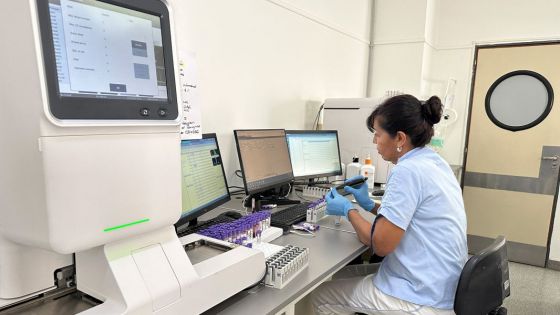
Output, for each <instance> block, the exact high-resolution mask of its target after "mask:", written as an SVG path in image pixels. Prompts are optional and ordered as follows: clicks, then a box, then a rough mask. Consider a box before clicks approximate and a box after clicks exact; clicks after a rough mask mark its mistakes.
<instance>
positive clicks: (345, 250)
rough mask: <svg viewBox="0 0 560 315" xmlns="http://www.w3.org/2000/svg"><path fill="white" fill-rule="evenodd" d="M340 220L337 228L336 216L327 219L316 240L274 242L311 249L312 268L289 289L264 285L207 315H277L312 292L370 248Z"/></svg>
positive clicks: (294, 237) (283, 238)
mask: <svg viewBox="0 0 560 315" xmlns="http://www.w3.org/2000/svg"><path fill="white" fill-rule="evenodd" d="M234 202H236V201H235V200H232V201H231V202H229V203H228V204H226V205H225V207H229V208H239V207H240V205H239V206H237V207H235V206H234ZM237 203H238V201H237ZM224 211H226V209H224ZM360 212H361V213H362V214H363V215H364V216H365V217H368V218H369V219H370V220H373V215H371V214H370V213H365V211H363V210H360ZM214 215H216V214H214ZM203 219H204V218H203ZM340 221H341V222H340V225H338V226H336V225H335V223H334V218H333V217H325V218H323V219H322V220H321V221H319V225H321V227H320V229H319V231H317V233H316V234H315V236H314V237H306V236H301V235H297V234H285V235H283V236H281V237H279V238H277V239H276V240H274V241H272V242H271V243H272V244H277V245H295V246H299V247H307V248H309V255H310V256H309V266H308V267H307V268H306V269H305V270H303V271H302V272H301V273H300V274H299V275H298V276H296V277H295V278H294V279H293V280H292V281H291V282H290V283H289V284H288V285H287V286H286V287H284V288H282V289H273V288H269V287H265V286H264V285H262V284H261V285H259V286H258V287H256V288H253V289H250V290H247V291H244V292H240V293H238V294H236V295H234V296H233V297H231V298H229V299H227V300H225V301H223V302H222V303H220V304H218V305H216V306H214V307H213V308H211V309H210V310H208V311H206V312H205V313H204V314H276V313H277V312H279V311H281V310H283V309H284V308H285V307H286V306H288V305H289V304H292V303H295V302H297V301H298V300H299V299H300V298H302V297H303V295H304V294H306V293H308V291H309V290H310V289H312V288H314V287H315V286H316V285H318V284H320V283H321V282H323V281H325V280H326V279H327V278H329V277H330V276H331V275H332V274H333V273H335V272H336V271H338V270H339V269H341V268H342V267H344V266H346V265H347V264H348V263H349V262H350V261H352V260H353V259H355V258H356V257H358V256H359V255H361V254H362V253H363V252H365V251H366V250H367V249H368V248H367V246H365V245H363V244H362V243H360V241H359V240H358V238H357V236H356V234H355V233H354V229H353V227H352V225H351V224H350V223H349V222H348V221H346V220H345V219H341V220H340Z"/></svg>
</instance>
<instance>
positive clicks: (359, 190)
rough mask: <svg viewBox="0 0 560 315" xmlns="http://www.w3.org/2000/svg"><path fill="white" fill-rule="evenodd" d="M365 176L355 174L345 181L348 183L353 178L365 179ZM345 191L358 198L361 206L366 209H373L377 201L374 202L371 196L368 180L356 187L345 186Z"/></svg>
mask: <svg viewBox="0 0 560 315" xmlns="http://www.w3.org/2000/svg"><path fill="white" fill-rule="evenodd" d="M363 178H364V177H363V176H362V175H358V176H354V177H352V178H349V179H347V180H346V181H345V182H344V183H348V182H350V181H352V180H356V179H363ZM344 191H346V192H349V193H351V194H352V195H354V199H356V201H357V202H358V204H359V205H360V207H362V208H364V210H366V211H371V210H373V208H374V206H375V203H374V202H373V200H371V199H370V198H369V192H368V186H367V183H366V182H364V183H362V184H360V186H357V187H356V188H352V187H350V186H345V187H344Z"/></svg>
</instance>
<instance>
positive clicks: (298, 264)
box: [265, 245, 309, 289]
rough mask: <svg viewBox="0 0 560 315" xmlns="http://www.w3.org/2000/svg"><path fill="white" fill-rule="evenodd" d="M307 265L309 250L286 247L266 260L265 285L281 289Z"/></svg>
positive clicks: (291, 246)
mask: <svg viewBox="0 0 560 315" xmlns="http://www.w3.org/2000/svg"><path fill="white" fill-rule="evenodd" d="M308 265H309V248H302V247H297V246H293V245H286V246H285V247H284V248H283V249H282V250H280V251H279V252H277V253H276V254H274V255H272V256H270V257H269V258H267V259H266V276H265V285H266V286H268V287H272V288H275V289H282V288H284V287H285V286H286V285H288V283H290V281H292V280H293V279H294V278H295V277H296V276H297V275H299V274H300V273H301V272H302V271H303V270H304V269H305V268H307V266H308Z"/></svg>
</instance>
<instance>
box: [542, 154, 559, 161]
mask: <svg viewBox="0 0 560 315" xmlns="http://www.w3.org/2000/svg"><path fill="white" fill-rule="evenodd" d="M542 159H543V160H547V161H554V162H556V161H558V155H553V156H543V157H542Z"/></svg>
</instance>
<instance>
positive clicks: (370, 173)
mask: <svg viewBox="0 0 560 315" xmlns="http://www.w3.org/2000/svg"><path fill="white" fill-rule="evenodd" d="M364 163H365V164H364V165H362V167H361V168H360V175H362V176H363V177H367V178H368V179H367V186H368V190H369V191H373V183H374V181H373V179H374V178H373V177H374V176H375V167H374V166H373V165H372V164H371V158H370V157H369V155H368V156H367V157H366V159H365V161H364Z"/></svg>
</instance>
